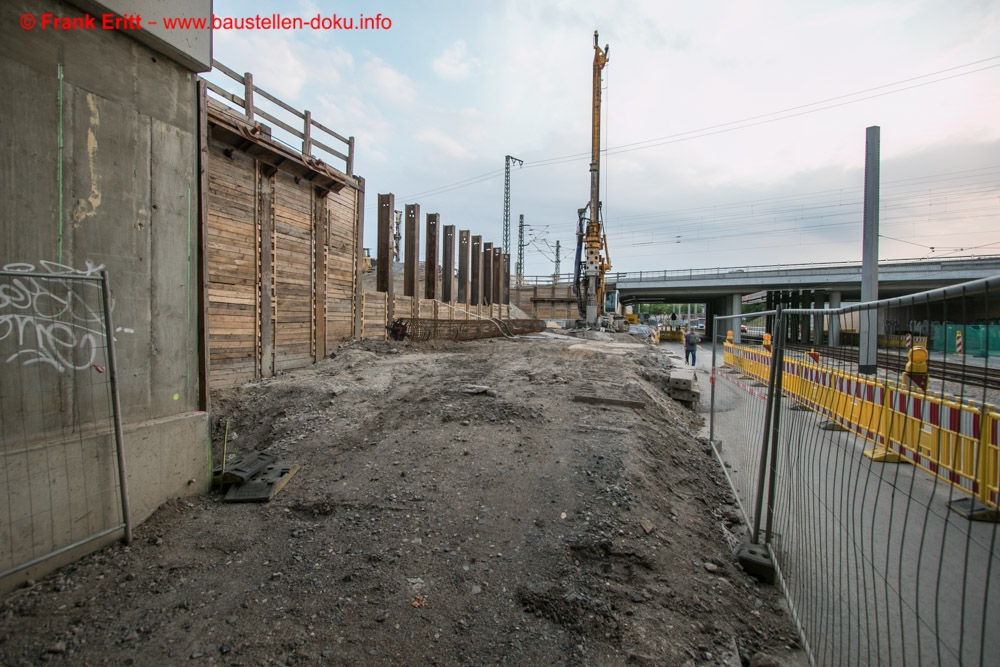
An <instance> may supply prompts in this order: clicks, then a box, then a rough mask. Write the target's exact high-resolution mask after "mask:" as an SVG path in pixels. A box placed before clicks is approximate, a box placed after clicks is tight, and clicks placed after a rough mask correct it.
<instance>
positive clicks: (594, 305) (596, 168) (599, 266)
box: [573, 30, 628, 331]
mask: <svg viewBox="0 0 1000 667" xmlns="http://www.w3.org/2000/svg"><path fill="white" fill-rule="evenodd" d="M610 50H611V48H610V47H609V46H608V45H605V46H604V48H603V49H602V48H601V47H600V46H599V45H598V41H597V31H596V30H595V31H594V77H593V86H594V89H593V108H592V116H591V121H592V122H591V143H590V147H591V153H590V202H588V204H587V205H586V206H585V207H583V208H581V209H578V210H577V232H576V262H575V269H574V280H573V293H574V294H575V295H576V302H577V307H578V309H579V311H580V317H581V318H582V319H583V324H585V326H587V327H593V328H602V329H610V330H612V331H626V330H627V329H628V323H627V322H626V321H625V317H624V316H623V315H622V308H621V304H620V303H619V300H618V292H616V291H613V290H611V291H607V290H606V289H605V284H604V275H605V273H607V272H608V270H610V269H611V262H610V259H609V256H608V237H607V235H606V234H605V233H604V229H603V224H602V221H601V201H600V194H599V193H600V184H601V176H600V172H601V71H602V70H603V69H604V66H605V65H606V64H607V63H608V57H609V56H608V54H609V53H610Z"/></svg>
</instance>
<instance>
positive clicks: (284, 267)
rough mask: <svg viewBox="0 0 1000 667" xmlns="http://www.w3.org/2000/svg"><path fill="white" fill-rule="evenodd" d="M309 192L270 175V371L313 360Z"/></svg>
mask: <svg viewBox="0 0 1000 667" xmlns="http://www.w3.org/2000/svg"><path fill="white" fill-rule="evenodd" d="M314 265H315V253H314V248H313V214H312V192H311V190H310V187H309V184H308V183H295V181H294V180H293V179H292V177H291V176H289V175H287V174H285V173H283V172H280V171H279V172H277V173H276V174H275V176H274V299H275V306H274V369H275V370H276V371H277V370H288V369H291V368H302V367H304V366H308V365H309V364H311V363H312V362H313V361H314V352H315V347H314V335H313V334H314V331H315V321H314V319H313V315H314V311H313V286H314V278H313V276H314V273H313V270H314Z"/></svg>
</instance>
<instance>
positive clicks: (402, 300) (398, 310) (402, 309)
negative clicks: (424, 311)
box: [392, 295, 413, 318]
mask: <svg viewBox="0 0 1000 667" xmlns="http://www.w3.org/2000/svg"><path fill="white" fill-rule="evenodd" d="M392 304H393V305H392V312H393V317H396V318H399V317H412V316H413V297H412V296H400V295H393V300H392Z"/></svg>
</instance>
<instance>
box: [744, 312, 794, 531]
mask: <svg viewBox="0 0 1000 667" xmlns="http://www.w3.org/2000/svg"><path fill="white" fill-rule="evenodd" d="M775 319H776V320H777V322H778V330H779V332H780V333H779V334H778V335H776V336H774V341H773V343H772V344H773V347H772V352H771V374H770V379H769V380H768V382H767V387H768V391H767V403H766V406H765V408H764V436H763V439H762V441H761V445H760V465H759V467H758V469H757V497H756V499H755V502H754V513H753V533H751V535H750V542H751V543H753V544H760V523H761V518H762V517H761V514H762V513H763V510H764V482H765V481H767V471H768V456H767V455H768V445H769V444H773V443H771V432H772V431H771V419H772V417H773V416H774V413H776V412H780V411H781V396H780V395H779V394H776V393H775V387H776V383H777V379H776V378H777V376H778V375H779V372H778V368H779V365H778V364H777V363H776V362H777V359H778V349H779V347H780V346H783V345H784V340H785V336H784V332H785V331H786V330H787V327H786V326H785V318H784V315H782V313H781V304H778V312H777V315H775ZM776 404H777V407H775V405H776Z"/></svg>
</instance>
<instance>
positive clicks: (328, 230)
mask: <svg viewBox="0 0 1000 667" xmlns="http://www.w3.org/2000/svg"><path fill="white" fill-rule="evenodd" d="M209 108H210V112H209V120H208V132H209V141H208V175H207V181H208V183H207V185H208V188H207V192H206V195H207V199H208V206H207V209H208V215H207V222H206V229H205V236H206V247H207V253H208V258H207V267H208V271H207V277H206V286H205V287H206V292H207V295H208V349H209V383H210V386H211V387H212V388H223V387H231V386H235V385H238V384H241V383H244V382H248V381H252V380H255V379H259V378H261V377H270V376H272V375H273V374H274V373H275V372H277V371H285V370H289V369H292V368H301V367H304V366H308V365H309V364H312V363H315V362H316V361H318V360H319V359H321V358H322V357H323V356H325V355H326V351H327V349H329V348H330V347H332V346H333V345H335V344H336V343H337V342H338V341H342V340H345V339H347V338H350V337H351V336H353V335H354V325H355V318H356V315H355V310H356V308H355V305H356V304H355V288H356V281H357V280H358V279H359V276H358V268H357V267H358V257H359V255H360V248H361V243H362V240H361V231H360V230H361V224H360V220H361V218H360V216H361V215H362V213H361V211H362V208H361V207H362V205H363V201H364V200H363V193H364V191H363V181H361V180H360V179H350V178H346V177H343V181H344V182H343V183H331V182H330V181H329V179H327V180H325V181H324V183H323V185H322V186H318V185H316V182H315V181H313V180H311V179H310V178H309V177H308V171H306V172H305V173H303V169H304V167H303V163H304V160H302V161H299V162H293V161H288V162H287V163H288V164H289V165H290V167H289V168H288V169H287V170H286V169H284V168H282V166H280V165H281V164H282V160H280V159H274V158H275V156H274V154H273V152H272V151H271V150H270V149H271V147H270V146H269V145H268V144H269V142H268V140H267V138H266V137H254V138H247V137H245V136H244V137H240V136H239V134H238V132H236V131H234V130H239V129H240V128H239V126H238V123H239V121H238V120H236V119H234V118H233V117H232V114H229V113H226V112H225V111H224V110H222V109H219V108H217V107H215V106H213V105H211V104H210V106H209ZM234 144H236V145H234ZM241 148H242V149H241ZM243 149H245V150H243ZM273 163H278V164H279V166H277V167H276V166H275V165H274V164H273ZM331 172H332V170H328V169H327V170H326V174H327V175H329V174H330V173H331ZM331 185H332V187H329V188H328V187H327V186H331Z"/></svg>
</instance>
